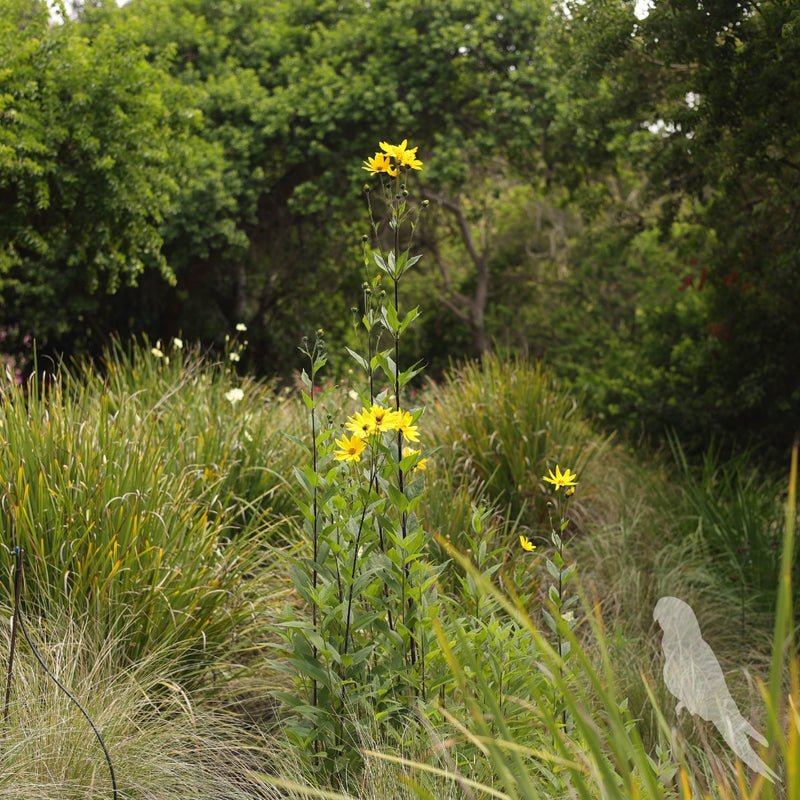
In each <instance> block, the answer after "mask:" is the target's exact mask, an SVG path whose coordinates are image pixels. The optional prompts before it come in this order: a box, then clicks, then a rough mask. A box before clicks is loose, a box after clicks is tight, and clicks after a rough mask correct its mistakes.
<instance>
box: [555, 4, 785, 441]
mask: <svg viewBox="0 0 800 800" xmlns="http://www.w3.org/2000/svg"><path fill="white" fill-rule="evenodd" d="M796 24H797V9H796V4H795V3H791V2H782V0H778V1H777V2H773V1H772V0H768V1H767V2H747V3H729V2H724V0H722V1H720V2H717V0H703V1H702V2H699V3H697V2H694V0H692V1H691V2H689V0H656V2H655V3H654V4H653V7H652V8H651V10H650V12H649V14H648V15H647V17H646V18H645V19H643V20H637V19H636V18H635V16H634V14H633V8H632V6H631V4H629V3H627V2H618V3H607V2H591V1H590V2H588V3H575V4H569V5H568V6H567V8H566V11H565V13H564V15H563V19H562V22H561V25H562V27H561V30H562V31H563V32H564V33H565V34H568V36H564V37H562V38H561V39H560V40H559V39H558V38H557V39H556V42H557V44H556V46H557V48H561V50H560V54H559V55H558V58H559V59H560V60H561V61H562V63H565V64H570V68H569V69H568V70H567V71H566V72H565V81H564V85H563V86H562V88H561V97H560V103H559V114H558V116H557V119H556V122H555V123H554V126H553V128H559V135H558V136H557V137H556V141H557V142H558V143H560V145H561V147H560V149H554V151H553V153H552V154H551V156H552V159H553V163H552V164H551V166H552V169H553V170H554V172H555V173H556V174H557V175H558V176H559V178H561V179H563V180H564V181H565V182H566V183H567V185H570V186H571V187H572V188H573V189H574V190H575V194H576V197H579V198H580V200H581V202H582V205H583V207H584V209H585V211H586V213H587V215H588V217H589V218H590V219H594V220H595V221H597V220H600V219H602V217H603V216H604V215H605V214H607V211H608V210H611V209H612V208H613V206H612V205H611V204H609V203H608V202H607V198H606V197H604V196H603V191H602V189H598V187H597V183H596V181H593V180H592V177H591V176H592V175H594V176H596V177H597V176H602V175H608V174H609V170H610V171H611V173H610V174H611V175H613V176H615V177H618V176H619V174H620V172H619V170H620V167H623V168H625V167H632V168H633V170H634V173H635V174H636V173H638V174H640V175H643V176H645V177H646V179H647V182H646V184H645V183H642V184H641V189H642V191H641V192H640V195H641V198H642V199H643V201H644V205H643V206H642V209H643V210H642V211H641V212H640V218H639V220H638V221H636V220H631V219H630V218H629V217H626V216H624V215H623V216H621V217H620V218H619V219H618V220H616V221H615V222H614V223H612V224H615V225H616V227H617V228H618V230H619V231H620V234H621V235H622V237H623V239H624V240H625V241H620V242H619V246H618V248H617V252H618V254H619V255H620V256H621V258H620V259H619V260H618V263H620V264H621V263H625V262H626V257H625V255H624V253H626V252H631V247H634V246H635V243H636V241H637V237H638V236H639V233H638V232H637V228H639V229H641V228H647V229H648V230H649V229H652V230H654V231H658V232H659V235H660V240H659V245H660V252H657V251H651V253H650V257H651V259H652V260H651V262H650V263H651V271H652V274H653V277H654V280H653V282H652V285H653V286H657V285H659V283H660V280H659V278H658V276H659V275H661V276H665V270H664V265H665V264H668V265H670V267H669V269H670V270H672V271H673V273H674V274H673V284H672V288H671V289H669V288H668V286H667V285H664V286H663V289H664V290H666V294H663V296H662V298H661V299H660V300H659V299H658V298H657V297H655V296H653V295H650V300H648V304H647V306H646V307H643V308H640V309H639V310H638V313H639V321H638V324H637V325H636V327H635V328H631V334H630V335H629V336H628V337H627V339H626V341H627V345H626V347H625V348H624V349H623V350H622V351H620V352H625V351H626V350H627V352H628V354H629V356H628V358H629V359H633V360H634V361H635V363H636V365H637V366H636V367H634V368H633V369H632V370H631V371H630V372H631V374H630V380H626V381H625V392H626V395H627V400H626V401H625V403H624V404H623V406H624V410H622V409H621V408H620V410H621V413H623V414H624V415H625V416H627V418H628V419H632V418H633V417H634V416H638V422H639V425H640V426H642V425H643V426H644V427H645V429H647V430H649V431H650V432H655V433H659V432H660V431H661V430H663V428H664V426H665V425H674V426H676V427H677V429H678V431H679V433H680V434H681V435H682V436H683V437H684V438H685V439H689V440H690V446H691V447H694V448H702V447H704V446H705V445H706V444H707V443H708V441H709V437H711V436H714V435H722V436H724V437H728V438H731V437H732V438H733V439H735V440H738V441H739V442H744V441H749V442H751V443H755V444H758V445H761V446H763V448H764V452H765V454H767V455H768V454H771V453H774V452H775V451H776V450H785V448H786V447H788V444H789V442H790V440H791V438H792V436H793V434H794V432H795V428H796V426H797V419H799V418H800V381H798V378H797V373H796V370H795V369H793V367H792V366H791V365H790V364H789V363H788V362H787V359H786V354H787V353H788V352H794V351H795V350H796V349H797V348H798V346H800V324H799V323H798V316H797V314H796V308H797V307H798V302H799V301H800V295H799V294H798V287H799V286H800V280H798V278H800V262H798V258H797V253H798V250H799V248H798V244H800V243H799V242H798V235H800V234H799V233H798V232H799V231H800V227H798V226H797V224H796V209H797V208H798V200H800V198H799V197H798V190H800V168H799V166H798V165H800V140H798V130H800V126H798V122H800V120H799V119H798V113H800V112H798V108H800V105H799V104H798V100H800V80H798V76H797V71H796V70H793V69H787V68H786V65H787V64H789V63H794V62H796V61H797V57H798V42H799V41H800V40H798V36H797V30H796ZM568 49H571V52H572V58H571V59H570V60H567V59H565V58H564V56H563V53H564V52H567V50H568ZM569 131H572V132H573V133H572V135H570V134H569ZM626 151H627V154H626ZM598 201H599V202H598ZM630 222H634V225H633V226H631V225H630V224H629V223H630ZM626 229H627V231H628V236H627V237H625V236H624V233H625V230H626ZM607 268H608V269H611V270H613V269H614V267H613V266H611V265H610V264H609V266H608V267H607ZM665 277H667V276H665ZM611 349H612V351H613V350H614V349H615V348H613V347H612V348H611ZM645 365H646V366H645ZM608 377H609V375H608V374H606V378H608ZM603 380H605V379H604V378H603V377H602V370H601V371H600V372H598V373H597V381H599V382H600V383H602V382H603ZM596 385H597V383H595V386H596ZM618 408H619V407H618Z"/></svg>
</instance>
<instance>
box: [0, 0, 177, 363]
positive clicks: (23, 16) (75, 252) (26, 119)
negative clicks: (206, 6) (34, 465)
mask: <svg viewBox="0 0 800 800" xmlns="http://www.w3.org/2000/svg"><path fill="white" fill-rule="evenodd" d="M83 33H84V31H83V29H82V28H81V27H80V26H79V25H76V24H73V23H70V22H63V23H62V24H58V25H51V24H50V22H49V20H48V10H47V7H46V5H45V4H44V3H43V2H30V0H9V2H6V3H4V4H3V5H2V8H0V63H2V64H3V68H2V70H0V205H1V206H2V214H1V215H0V297H2V301H3V310H2V316H1V317H0V320H2V321H1V322H0V325H1V326H2V329H3V333H4V336H5V341H4V343H3V348H4V350H6V351H7V352H12V353H13V352H15V351H16V352H20V351H22V350H24V344H25V341H26V340H29V338H30V337H35V338H36V339H37V340H38V342H39V343H40V346H42V347H43V348H54V349H67V350H73V349H75V348H77V349H81V348H85V347H86V346H87V345H89V344H90V343H91V342H92V340H93V339H96V338H97V336H98V334H99V333H101V332H103V331H104V330H106V329H107V323H108V318H107V316H106V308H105V306H106V302H107V297H108V296H109V295H112V294H114V293H115V292H116V291H117V290H118V289H119V288H120V287H121V286H130V285H135V284H136V283H137V281H138V280H139V279H140V276H141V275H142V274H143V273H144V272H145V270H152V271H154V272H157V273H158V274H160V276H161V277H162V279H165V280H167V281H170V280H172V272H171V270H170V269H169V267H168V265H167V262H166V259H165V257H164V255H163V253H162V252H161V245H162V241H163V240H162V233H161V229H160V226H161V224H162V222H163V220H164V217H165V214H166V213H167V212H168V211H169V210H170V208H171V206H172V203H173V201H174V198H175V196H176V192H177V178H178V174H177V171H176V169H175V168H174V166H173V165H174V158H175V155H176V153H177V152H178V151H179V149H180V147H181V143H182V141H183V140H184V139H185V134H186V124H185V123H184V122H183V121H182V120H181V117H180V115H178V114H176V113H175V112H174V110H173V107H172V106H171V103H170V100H171V99H173V98H172V96H171V92H170V88H169V85H168V83H167V81H166V80H165V76H164V74H163V73H162V72H161V71H160V70H159V69H158V67H157V66H154V65H151V64H148V63H147V61H146V60H145V59H144V57H143V53H142V50H141V48H139V47H137V46H136V45H135V43H134V42H133V41H131V40H130V38H126V37H124V36H120V35H118V32H112V31H110V30H100V31H98V32H97V35H96V36H95V37H94V38H93V39H92V40H91V41H89V40H87V39H86V38H85V37H84V36H83Z"/></svg>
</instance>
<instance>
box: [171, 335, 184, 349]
mask: <svg viewBox="0 0 800 800" xmlns="http://www.w3.org/2000/svg"><path fill="white" fill-rule="evenodd" d="M172 346H173V347H174V348H175V349H176V350H183V339H179V338H178V337H177V336H176V337H175V338H174V339H173V340H172Z"/></svg>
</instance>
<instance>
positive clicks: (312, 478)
mask: <svg viewBox="0 0 800 800" xmlns="http://www.w3.org/2000/svg"><path fill="white" fill-rule="evenodd" d="M380 148H381V149H380V151H379V152H378V153H376V154H375V156H374V157H372V158H370V159H368V160H367V161H365V162H364V164H365V166H364V169H365V170H367V171H368V172H370V174H371V175H372V176H378V177H379V181H380V186H381V189H382V201H383V204H384V205H385V206H386V207H387V208H388V210H389V227H390V230H391V236H390V240H391V242H390V245H389V246H388V248H386V249H383V248H381V246H380V241H381V239H380V237H379V236H378V222H377V220H376V218H375V216H376V213H375V208H374V206H375V201H374V200H373V198H372V186H371V185H367V186H365V196H366V198H367V207H368V209H369V216H370V226H371V230H372V236H369V235H365V236H364V237H363V252H364V269H365V276H364V283H363V296H362V307H361V309H357V311H356V315H355V316H356V327H357V330H358V331H360V335H361V338H362V339H363V342H364V347H363V353H358V352H356V351H355V350H352V349H349V352H350V355H351V356H352V357H353V359H354V360H355V362H356V363H357V364H358V365H359V366H360V367H361V369H362V370H363V373H364V389H363V391H362V393H361V394H358V393H355V397H356V398H357V399H358V400H359V401H360V408H358V407H356V408H355V409H354V410H353V412H352V413H351V414H350V415H349V416H348V417H347V418H346V419H342V417H341V407H342V400H343V398H342V396H341V395H340V394H339V393H338V390H337V389H335V388H332V387H331V388H328V389H326V390H324V391H323V390H320V389H318V388H317V387H318V377H319V375H320V372H321V370H322V369H323V368H324V366H325V363H326V361H327V351H326V344H325V341H324V335H323V333H322V331H318V332H317V335H316V337H315V340H314V341H313V343H312V342H310V341H307V340H306V341H304V343H303V346H302V347H301V352H302V353H303V355H304V356H305V358H306V364H307V367H306V369H305V370H304V372H303V381H304V386H305V389H304V392H303V399H304V402H305V406H306V410H307V413H308V417H309V423H310V442H309V443H307V444H305V451H306V454H307V460H306V463H305V464H303V465H302V466H298V467H296V468H295V475H296V478H297V482H298V485H299V490H300V499H299V506H300V510H301V512H302V515H303V531H304V533H305V536H304V538H303V541H302V542H301V543H300V544H299V545H298V546H297V547H296V548H295V549H294V550H293V551H292V552H291V553H290V554H289V559H290V563H291V568H290V571H291V577H292V582H293V585H294V589H295V592H296V594H297V598H298V600H300V601H301V602H300V604H298V603H295V604H292V605H290V606H289V607H287V610H286V614H285V616H284V619H283V622H282V629H283V631H284V634H285V637H284V643H283V645H282V650H283V655H284V656H285V660H286V663H288V665H289V670H290V672H291V673H292V674H293V676H294V679H295V680H294V688H293V690H292V691H289V692H286V693H285V694H284V695H283V699H284V701H285V702H286V703H287V704H288V705H289V707H290V708H291V709H293V710H294V712H295V714H294V717H293V719H292V720H291V721H290V722H289V723H288V730H289V732H290V735H292V736H293V737H294V739H295V740H296V741H297V742H298V743H300V744H302V745H303V746H304V747H306V748H307V749H309V750H310V751H312V752H314V753H316V754H317V755H318V756H319V757H320V758H323V759H324V764H325V766H326V768H331V767H333V768H334V769H337V768H339V767H341V766H342V765H343V764H346V763H348V762H349V761H351V760H352V758H353V757H354V756H355V753H356V750H355V744H356V743H355V741H353V738H354V736H353V733H352V730H351V729H350V728H349V723H348V719H352V716H353V714H359V713H360V714H363V713H364V712H366V713H368V715H369V716H370V717H371V718H372V719H374V720H375V721H376V723H378V724H379V725H380V724H382V723H383V722H385V721H386V720H387V719H388V718H390V717H393V716H396V715H398V714H400V715H407V714H408V713H409V712H410V711H411V710H412V708H413V705H414V702H415V701H416V700H417V699H419V700H424V699H425V697H426V693H427V686H426V673H425V666H426V661H427V658H428V649H429V647H430V642H431V637H432V633H431V628H430V619H429V615H430V609H431V607H435V605H436V592H435V587H434V580H435V577H436V575H435V571H434V570H433V569H432V568H431V566H430V564H429V563H428V561H427V559H426V557H425V533H424V531H423V528H422V526H421V525H420V522H419V520H418V517H417V510H418V506H419V503H420V500H421V499H422V496H423V491H424V470H425V467H426V460H427V456H426V453H425V451H424V450H423V444H422V436H423V429H422V426H421V425H419V421H420V417H421V415H422V409H412V408H408V407H406V406H405V405H404V402H403V399H404V394H405V390H406V387H407V385H408V383H409V381H410V380H411V379H412V378H413V376H414V375H416V374H417V373H418V372H419V369H418V367H417V366H415V365H412V366H409V367H406V368H405V369H403V368H402V365H401V348H400V342H401V338H402V336H403V334H404V333H405V332H406V330H407V329H408V328H409V326H410V325H411V324H412V323H413V322H414V320H415V319H416V318H417V316H418V313H419V311H418V309H416V308H413V309H410V310H408V311H407V312H404V311H403V310H402V309H401V303H400V285H401V281H402V278H403V276H404V275H405V274H406V273H407V272H408V270H410V269H411V268H412V267H413V266H414V265H415V264H416V263H417V261H418V260H419V256H415V255H411V254H410V245H411V242H412V241H413V234H414V229H415V226H416V221H417V217H418V215H419V213H420V210H421V208H422V206H421V205H420V206H416V205H415V206H412V205H411V204H410V202H409V199H408V198H409V192H408V189H407V186H406V180H407V179H408V177H409V176H410V174H411V173H412V172H413V171H417V170H420V169H422V166H423V165H422V162H421V161H420V160H419V159H418V158H417V157H416V148H408V146H407V141H405V140H404V141H403V142H402V144H400V145H389V144H387V143H385V142H382V143H381V144H380ZM375 245H377V247H374V246H375ZM384 287H386V288H384ZM383 384H387V385H388V388H379V387H382V386H383ZM345 399H346V398H345Z"/></svg>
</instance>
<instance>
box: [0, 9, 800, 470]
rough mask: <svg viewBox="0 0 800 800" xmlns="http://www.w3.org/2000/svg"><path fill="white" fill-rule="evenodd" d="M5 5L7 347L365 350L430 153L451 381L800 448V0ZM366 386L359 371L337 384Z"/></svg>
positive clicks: (428, 260) (265, 363)
mask: <svg viewBox="0 0 800 800" xmlns="http://www.w3.org/2000/svg"><path fill="white" fill-rule="evenodd" d="M56 17H58V18H57V19H55V21H54V19H53V18H52V16H51V14H50V13H49V10H48V7H47V3H45V2H43V0H5V2H3V4H2V7H1V8H0V298H2V309H1V310H0V315H1V316H0V336H2V344H1V348H0V349H2V351H3V352H5V353H7V354H8V355H9V356H12V357H13V358H14V359H15V361H14V363H15V364H16V365H18V366H22V365H25V364H27V363H28V362H29V361H30V358H31V354H32V350H33V344H34V341H35V343H36V347H37V349H38V351H39V352H40V353H51V354H67V355H69V356H73V355H83V354H89V355H92V354H96V353H98V352H99V351H100V350H101V349H102V348H103V347H104V346H105V345H106V344H107V343H108V341H109V336H110V334H111V333H112V332H117V333H120V334H123V335H126V334H129V333H132V332H133V333H139V332H146V333H147V334H148V335H149V336H150V337H151V339H152V340H154V341H155V340H157V339H158V338H162V339H164V340H165V341H166V340H167V338H168V337H170V336H174V335H178V334H182V335H184V336H186V337H188V338H192V339H194V338H197V339H201V340H203V341H205V342H207V343H208V344H209V345H212V344H214V343H216V344H217V345H218V346H221V345H222V342H223V339H224V335H225V333H226V332H228V331H230V330H232V328H233V325H234V324H235V323H236V322H240V321H244V322H246V323H247V324H248V326H249V333H248V335H249V337H250V346H249V348H248V349H247V351H246V353H245V356H246V357H247V358H249V359H250V363H249V366H250V367H251V368H253V369H254V370H256V371H258V372H260V373H262V374H266V375H280V376H283V377H288V376H290V375H291V373H292V371H293V370H294V369H295V368H296V367H297V359H296V357H295V353H296V350H295V345H296V343H297V341H298V340H299V338H300V336H302V335H303V334H304V333H308V332H309V331H310V330H313V329H315V328H318V327H324V328H326V329H327V330H329V331H331V333H332V335H336V336H337V337H338V338H340V339H345V340H346V338H347V336H348V335H349V327H348V323H347V318H348V309H349V308H350V307H351V306H352V305H353V303H354V301H355V299H356V298H357V296H358V291H359V286H360V284H361V281H362V280H363V279H364V275H362V273H361V272H360V270H359V266H358V265H359V263H360V238H361V236H362V234H363V233H365V231H364V230H362V227H363V226H362V225H361V223H359V222H358V220H360V219H363V215H362V214H361V211H360V209H359V203H358V196H359V187H360V186H361V184H362V183H363V180H364V177H365V176H366V173H364V172H362V171H361V169H360V167H361V162H362V159H363V158H365V157H366V156H367V155H369V154H370V153H371V152H372V151H373V149H374V142H375V141H376V140H385V139H389V140H397V141H399V140H401V139H402V138H403V137H406V136H408V137H409V138H410V139H411V140H412V142H413V144H414V145H419V155H420V157H422V158H423V160H424V161H425V165H426V168H425V171H424V172H423V173H422V176H423V179H424V194H425V196H426V197H427V198H428V199H429V200H430V201H431V206H430V209H429V213H428V214H427V215H426V217H425V218H424V220H423V224H422V226H421V230H420V241H421V242H422V244H423V248H424V252H425V257H424V258H423V261H422V265H423V271H422V273H421V275H420V277H419V278H418V279H417V283H416V285H415V286H414V287H413V289H414V291H415V292H416V294H417V296H418V298H419V300H420V302H421V303H422V305H423V312H427V315H426V317H425V318H424V320H423V323H424V324H423V326H422V327H421V329H420V333H419V335H418V337H417V341H416V343H415V347H416V350H417V353H418V355H419V356H420V357H422V358H424V359H425V360H426V361H427V362H428V364H429V366H430V368H431V370H432V371H433V373H434V374H436V373H437V372H439V371H440V370H441V369H443V368H444V367H445V366H446V362H447V360H448V359H449V358H451V357H454V356H455V357H469V356H474V355H477V354H478V353H481V352H484V351H487V350H490V349H501V350H503V351H506V350H508V351H512V352H517V353H522V354H530V355H534V356H538V357H545V358H546V359H548V360H549V362H550V363H551V364H552V365H553V368H554V369H555V370H556V372H557V373H558V374H560V376H561V377H562V378H563V379H567V380H569V381H570V382H571V383H572V385H573V387H574V389H575V390H576V391H578V392H579V393H581V394H584V395H585V398H586V408H587V410H588V411H589V412H590V413H592V414H594V415H595V416H597V417H598V418H599V419H600V420H601V421H602V422H603V424H605V425H607V426H608V427H609V428H613V429H617V430H624V431H626V432H628V433H630V434H632V435H635V436H639V435H642V434H644V435H646V436H648V437H656V438H659V437H661V436H662V435H663V433H664V431H666V430H669V429H672V430H675V431H676V432H677V434H678V436H679V438H680V439H681V441H682V442H683V443H684V446H685V447H686V449H687V452H689V453H694V452H699V451H701V450H702V449H704V448H705V447H706V446H707V445H708V443H709V442H710V441H711V440H712V439H713V438H718V439H721V440H722V441H724V442H726V443H727V446H731V445H732V444H742V443H752V444H754V445H756V446H757V447H758V448H759V449H760V452H761V453H762V455H763V456H764V457H771V456H773V455H775V454H777V453H780V454H784V453H785V452H786V451H787V450H788V447H789V445H790V442H791V439H792V437H793V435H794V433H795V430H796V428H797V425H798V419H800V378H798V375H800V372H798V369H797V356H796V354H797V352H798V348H800V314H798V313H797V309H798V307H800V247H799V246H798V244H799V242H798V240H800V220H798V209H800V73H798V71H797V70H796V69H795V68H794V65H796V64H797V63H798V56H800V11H799V10H798V8H797V4H796V2H792V0H762V1H761V2H736V3H734V2H728V1H727V0H702V2H694V0H692V2H688V1H687V0H656V2H654V3H653V4H652V5H651V7H650V8H649V10H648V13H647V15H646V16H645V17H644V18H642V19H640V18H638V17H637V15H636V13H635V10H634V4H633V3H631V2H628V1H626V0H611V2H608V1H607V0H603V1H602V2H601V1H600V0H587V1H586V2H574V3H572V2H566V3H563V4H556V5H554V6H553V7H550V5H548V4H546V3H542V2H528V1H523V0H504V2H491V3H490V2H487V0H436V2H429V0H373V1H372V2H369V3H367V2H363V0H340V1H339V2H333V0H331V1H330V2H327V1H326V2H320V1H319V0H314V2H304V0H239V1H238V2H232V1H231V2H229V1H228V0H132V2H129V3H128V4H127V5H125V6H124V7H123V8H118V7H117V6H116V4H115V3H113V2H108V1H107V0H96V1H94V2H87V3H86V4H85V5H84V6H83V7H82V8H80V9H79V11H78V13H77V14H76V15H75V18H74V19H65V18H64V17H65V15H64V14H63V13H61V14H58V13H56ZM332 366H333V367H334V368H335V369H336V368H339V369H344V363H342V364H340V365H337V364H335V363H334V364H333V365H332Z"/></svg>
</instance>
